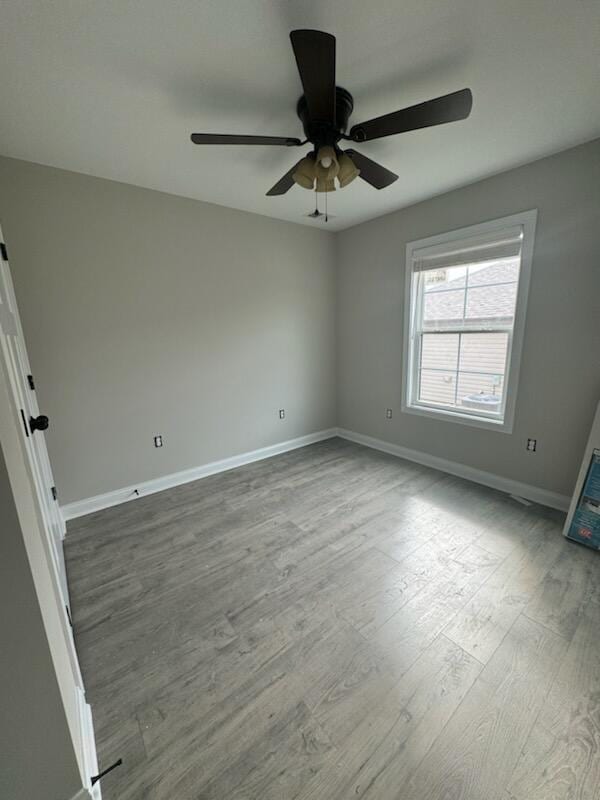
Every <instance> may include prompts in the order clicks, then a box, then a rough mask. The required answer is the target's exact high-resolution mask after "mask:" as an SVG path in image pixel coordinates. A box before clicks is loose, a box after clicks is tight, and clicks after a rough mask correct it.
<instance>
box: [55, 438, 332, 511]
mask: <svg viewBox="0 0 600 800" xmlns="http://www.w3.org/2000/svg"><path fill="white" fill-rule="evenodd" d="M334 436H337V428H328V429H327V430H323V431H317V432H316V433H309V434H307V435H306V436H298V437H297V438H296V439H288V441H286V442H278V443H277V444H272V445H269V446H268V447H261V448H260V449H258V450H251V451H250V452H248V453H240V454H239V455H236V456H230V457H229V458H223V459H221V460H220V461H213V462H211V463H209V464H202V465H201V466H199V467H192V468H191V469H185V470H182V471H181V472H173V473H171V474H170V475H164V476H163V477H161V478H153V479H152V480H149V481H144V482H143V483H137V484H135V485H134V486H126V487H124V488H123V489H115V490H114V491H113V492H106V494H98V495H96V496H95V497H88V498H85V499H84V500H76V501H75V502H73V503H67V504H66V505H64V506H62V507H61V510H62V514H63V517H64V518H65V520H69V519H75V517H83V516H85V515H86V514H91V513H92V512H94V511H101V510H102V509H103V508H110V507H111V506H116V505H119V504H120V503H127V502H129V501H130V500H137V499H138V498H140V497H144V496H145V495H148V494H154V493H155V492H162V491H163V489H171V488H172V487H173V486H180V485H181V484H183V483H191V481H197V480H198V479H199V478H206V477H208V476H209V475H215V474H216V473H217V472H225V471H227V470H229V469H235V468H236V467H242V466H244V464H251V463H252V462H253V461H262V459H264V458H271V457H272V456H276V455H279V454H280V453H287V452H288V451H289V450H296V449H297V448H298V447H306V445H308V444H314V443H315V442H321V441H323V440H324V439H332V438H333V437H334Z"/></svg>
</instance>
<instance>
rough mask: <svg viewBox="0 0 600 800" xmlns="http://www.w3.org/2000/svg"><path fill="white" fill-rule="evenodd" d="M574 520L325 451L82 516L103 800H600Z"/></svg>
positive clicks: (78, 633) (589, 594)
mask: <svg viewBox="0 0 600 800" xmlns="http://www.w3.org/2000/svg"><path fill="white" fill-rule="evenodd" d="M562 521H563V517H562V515H561V514H559V513H557V512H554V511H550V510H548V509H545V508H542V507H539V506H531V507H524V506H522V505H520V504H518V503H516V502H515V501H513V500H511V499H510V498H508V497H506V496H505V495H502V494H500V493H498V492H495V491H493V490H491V489H486V488H484V487H481V486H477V485H475V484H472V483H469V482H467V481H463V480H460V479H458V478H454V477H452V476H449V475H445V474H443V473H441V472H437V471H435V470H431V469H427V468H425V467H421V466H418V465H415V464H411V463H409V462H406V461H402V460H400V459H397V458H394V457H392V456H388V455H385V454H382V453H378V452H376V451H374V450H370V449H368V448H364V447H360V446H358V445H354V444H351V443H349V442H346V441H342V440H339V439H331V440H329V441H326V442H321V443H319V444H315V445H311V446H310V447H306V448H303V449H301V450H296V451H293V452H290V453H286V454H284V455H281V456H277V457H275V458H272V459H269V460H266V461H261V462H257V463H255V464H252V465H249V466H246V467H241V468H239V469H236V470H232V471H230V472H226V473H222V474H220V475H215V476H213V477H209V478H205V479H204V480H201V481H197V482H195V483H191V484H187V485H185V486H181V487H177V488H175V489H172V490H168V491H165V492H162V493H161V494H156V495H152V496H149V497H145V498H142V499H140V500H138V501H136V502H134V503H129V504H127V505H123V506H120V507H116V508H112V509H107V510H105V511H101V512H98V513H96V514H92V515H90V516H88V517H85V518H81V519H79V520H75V521H73V522H71V523H69V526H68V534H67V538H66V556H67V568H68V575H69V586H70V591H71V599H72V611H73V622H74V627H75V637H76V642H77V648H78V651H79V656H80V660H81V665H82V670H83V674H84V680H85V684H86V688H87V693H88V700H89V701H90V702H91V704H92V709H93V713H94V720H95V727H96V735H97V743H98V751H99V758H100V762H101V765H102V766H106V765H108V764H110V763H112V761H114V760H116V759H117V758H119V757H122V758H123V761H124V764H123V766H122V767H120V768H119V769H117V770H116V771H115V772H113V773H111V774H110V775H108V776H107V777H106V778H105V779H104V780H103V782H102V790H103V796H104V800H142V799H144V800H146V799H147V800H209V799H210V800H294V799H296V800H345V799H346V798H367V799H368V800H597V798H598V797H600V635H599V633H598V631H599V626H600V556H599V555H598V554H597V553H594V552H592V551H590V550H587V549H585V548H582V547H579V546H578V545H575V544H572V543H570V542H567V541H565V540H564V539H563V538H562V537H561V527H562Z"/></svg>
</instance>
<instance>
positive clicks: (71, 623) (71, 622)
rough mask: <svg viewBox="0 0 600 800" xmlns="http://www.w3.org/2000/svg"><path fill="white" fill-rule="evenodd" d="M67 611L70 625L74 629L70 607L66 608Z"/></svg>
mask: <svg viewBox="0 0 600 800" xmlns="http://www.w3.org/2000/svg"><path fill="white" fill-rule="evenodd" d="M65 611H66V612H67V619H68V620H69V625H70V626H71V628H72V627H73V620H72V619H71V612H70V611H69V606H65Z"/></svg>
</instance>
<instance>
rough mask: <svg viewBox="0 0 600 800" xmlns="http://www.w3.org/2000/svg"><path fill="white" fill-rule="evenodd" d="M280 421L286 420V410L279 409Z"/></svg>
mask: <svg viewBox="0 0 600 800" xmlns="http://www.w3.org/2000/svg"><path fill="white" fill-rule="evenodd" d="M279 419H285V408H280V409H279Z"/></svg>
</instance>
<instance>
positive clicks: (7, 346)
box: [0, 229, 70, 616]
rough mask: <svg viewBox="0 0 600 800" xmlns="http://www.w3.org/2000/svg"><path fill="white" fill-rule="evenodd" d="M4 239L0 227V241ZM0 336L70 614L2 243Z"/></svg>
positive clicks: (48, 474) (56, 515)
mask: <svg viewBox="0 0 600 800" xmlns="http://www.w3.org/2000/svg"><path fill="white" fill-rule="evenodd" d="M3 241H4V239H3V237H2V230H1V229H0V242H3ZM0 335H1V336H2V338H3V342H2V344H3V345H4V347H3V350H4V352H5V356H6V360H7V365H8V373H9V374H8V378H9V385H10V388H11V391H12V392H13V394H14V396H15V402H16V404H17V406H18V407H19V409H20V410H21V422H22V435H23V437H24V439H25V445H26V450H27V454H28V457H29V461H30V464H31V471H32V474H33V476H34V483H35V490H36V494H37V497H38V502H39V505H40V509H41V512H42V516H43V518H44V522H45V527H46V532H47V535H48V540H49V544H50V552H51V553H52V559H53V562H54V569H55V574H56V576H57V580H58V583H59V586H60V591H61V595H62V600H63V604H64V606H65V610H66V612H67V614H69V616H70V605H69V591H68V588H67V574H66V569H65V559H64V553H63V542H62V540H63V536H64V523H63V521H62V516H61V514H60V510H59V508H58V502H57V492H56V486H55V483H54V478H53V476H52V468H51V466H50V459H49V458H48V451H47V449H46V442H45V440H44V430H45V429H46V428H47V427H48V424H49V421H48V418H47V417H45V416H43V415H42V414H40V409H39V408H38V404H37V399H36V394H35V378H34V376H33V375H32V372H31V367H30V366H29V359H28V357H27V350H26V349H25V340H24V338H23V330H22V328H21V321H20V319H19V311H18V308H17V302H16V299H15V293H14V289H13V284H12V279H11V276H10V269H9V264H8V254H7V250H6V246H5V245H4V244H1V245H0Z"/></svg>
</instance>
